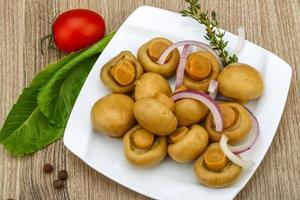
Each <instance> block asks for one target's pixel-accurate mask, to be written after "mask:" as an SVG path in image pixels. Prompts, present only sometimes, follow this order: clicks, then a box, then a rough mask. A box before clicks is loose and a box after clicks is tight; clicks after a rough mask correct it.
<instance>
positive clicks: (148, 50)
mask: <svg viewBox="0 0 300 200" xmlns="http://www.w3.org/2000/svg"><path fill="white" fill-rule="evenodd" d="M171 44H172V42H171V41H170V40H168V39H166V38H153V39H152V40H150V41H148V42H147V43H146V44H144V45H142V46H141V47H140V48H139V50H138V53H137V57H138V60H139V61H140V63H141V64H142V66H143V68H144V70H145V71H146V72H155V73H158V74H161V75H162V76H164V77H166V78H168V77H170V76H172V75H174V74H175V72H176V69H177V66H178V63H179V60H180V54H179V51H178V49H174V50H173V51H172V52H171V53H170V54H169V56H168V57H167V60H166V62H165V63H164V64H162V65H160V64H157V63H156V62H157V60H158V59H159V57H160V55H161V54H162V53H163V52H164V51H165V50H166V49H167V48H168V47H169V46H170V45H171Z"/></svg>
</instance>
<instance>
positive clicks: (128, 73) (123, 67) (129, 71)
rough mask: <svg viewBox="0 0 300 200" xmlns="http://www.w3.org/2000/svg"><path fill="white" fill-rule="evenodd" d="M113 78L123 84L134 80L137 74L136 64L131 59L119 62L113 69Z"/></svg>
mask: <svg viewBox="0 0 300 200" xmlns="http://www.w3.org/2000/svg"><path fill="white" fill-rule="evenodd" d="M111 73H112V75H113V78H114V79H115V80H116V81H117V82H118V83H119V84H120V85H122V86H126V85H129V84H130V83H132V82H133V80H134V76H135V70H134V66H133V65H132V63H131V62H130V61H129V60H122V61H120V62H118V63H117V64H116V65H115V66H114V67H113V68H112V70H111Z"/></svg>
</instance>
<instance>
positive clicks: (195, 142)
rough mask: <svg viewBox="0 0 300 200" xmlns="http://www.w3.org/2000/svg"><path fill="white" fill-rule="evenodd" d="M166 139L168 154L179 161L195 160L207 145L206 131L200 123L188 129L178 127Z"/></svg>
mask: <svg viewBox="0 0 300 200" xmlns="http://www.w3.org/2000/svg"><path fill="white" fill-rule="evenodd" d="M168 139H169V141H170V144H169V146H168V154H169V156H170V157H171V158H172V159H173V160H175V161H176V162H179V163H186V162H190V161H192V160H195V159H196V158H197V157H198V156H199V155H200V154H201V153H202V152H203V151H204V150H205V148H206V147H207V145H208V135H207V132H206V131H205V129H204V128H202V127H201V126H200V125H193V126H192V127H191V128H190V129H189V128H187V127H185V126H182V127H179V128H177V129H176V131H175V132H174V133H172V134H171V135H169V136H168Z"/></svg>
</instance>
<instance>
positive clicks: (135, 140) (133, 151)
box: [123, 125, 167, 168]
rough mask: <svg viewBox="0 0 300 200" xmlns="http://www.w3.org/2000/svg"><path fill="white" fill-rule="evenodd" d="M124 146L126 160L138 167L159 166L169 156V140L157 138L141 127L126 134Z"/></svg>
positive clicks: (134, 128) (136, 127)
mask: <svg viewBox="0 0 300 200" xmlns="http://www.w3.org/2000/svg"><path fill="white" fill-rule="evenodd" d="M123 144H124V154H125V157H126V159H127V160H128V161H129V162H130V163H131V164H132V165H135V166H138V167H143V168H146V167H153V166H155V165H158V164H159V163H160V162H161V161H162V160H163V159H164V158H165V157H166V155H167V139H166V138H165V137H160V136H155V135H153V134H152V133H150V132H148V131H147V130H145V129H144V128H142V127H141V126H139V125H137V126H135V127H133V128H132V129H131V130H129V131H128V132H127V133H126V134H125V136H124V138H123Z"/></svg>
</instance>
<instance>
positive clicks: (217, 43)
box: [181, 0, 238, 66]
mask: <svg viewBox="0 0 300 200" xmlns="http://www.w3.org/2000/svg"><path fill="white" fill-rule="evenodd" d="M185 1H186V2H187V3H188V4H189V6H188V8H187V9H185V10H182V11H181V15H182V16H184V17H191V18H193V19H195V20H196V21H197V22H199V23H200V24H202V25H204V26H205V27H206V35H205V36H204V37H205V39H207V40H208V41H209V43H210V46H211V47H212V48H213V49H215V50H216V51H217V52H218V54H219V56H220V58H221V60H222V63H223V65H224V66H227V65H229V64H230V63H236V62H238V57H237V56H236V55H235V54H233V55H229V53H228V51H227V50H226V46H227V44H228V41H224V35H225V31H221V30H220V28H219V23H218V21H217V19H216V12H215V11H214V10H212V11H211V13H210V16H209V14H208V13H209V12H208V11H206V12H205V11H203V10H202V9H201V5H200V3H199V1H198V0H185Z"/></svg>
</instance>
